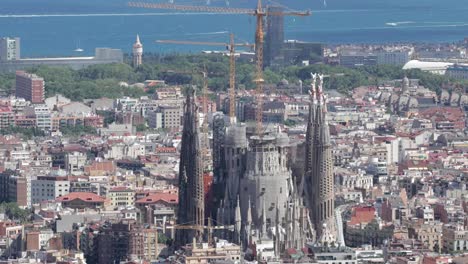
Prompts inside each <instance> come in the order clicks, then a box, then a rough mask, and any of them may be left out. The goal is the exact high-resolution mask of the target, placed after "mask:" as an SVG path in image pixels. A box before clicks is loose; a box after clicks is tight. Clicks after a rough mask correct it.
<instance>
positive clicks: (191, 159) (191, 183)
mask: <svg viewBox="0 0 468 264" xmlns="http://www.w3.org/2000/svg"><path fill="white" fill-rule="evenodd" d="M184 108H185V109H184V121H183V122H184V123H183V124H184V127H183V132H182V143H181V146H182V148H181V151H180V165H179V209H178V212H177V225H180V226H184V225H188V226H192V227H194V228H191V229H189V228H187V229H184V228H181V229H178V230H177V233H176V243H177V244H179V245H185V244H188V243H190V242H191V241H192V240H193V238H196V239H198V240H200V239H201V238H202V236H203V226H204V224H205V212H204V211H205V192H204V181H203V158H202V148H201V142H200V141H201V133H200V128H199V117H198V106H197V105H196V98H195V92H194V90H193V89H191V90H189V91H188V94H187V98H186V101H185V106H184Z"/></svg>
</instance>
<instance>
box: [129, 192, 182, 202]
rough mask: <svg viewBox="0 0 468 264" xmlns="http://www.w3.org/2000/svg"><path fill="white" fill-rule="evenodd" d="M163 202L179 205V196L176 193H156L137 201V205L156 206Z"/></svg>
mask: <svg viewBox="0 0 468 264" xmlns="http://www.w3.org/2000/svg"><path fill="white" fill-rule="evenodd" d="M159 201H163V202H166V203H169V204H178V203H179V196H178V195H177V194H175V193H154V194H150V195H148V196H146V197H143V198H141V199H140V200H137V201H136V203H137V204H154V203H157V202H159Z"/></svg>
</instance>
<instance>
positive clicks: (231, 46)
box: [156, 34, 255, 123]
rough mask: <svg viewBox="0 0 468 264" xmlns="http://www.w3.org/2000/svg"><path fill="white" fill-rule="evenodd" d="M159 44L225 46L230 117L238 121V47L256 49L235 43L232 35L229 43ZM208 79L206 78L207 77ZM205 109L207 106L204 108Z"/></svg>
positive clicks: (164, 41)
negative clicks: (227, 55) (227, 56)
mask: <svg viewBox="0 0 468 264" xmlns="http://www.w3.org/2000/svg"><path fill="white" fill-rule="evenodd" d="M156 42H157V43H166V44H181V45H202V46H225V47H226V49H227V50H229V117H230V119H231V120H230V121H231V123H234V122H235V119H236V104H235V103H236V58H235V56H236V47H251V48H253V47H255V45H254V44H249V43H235V42H234V34H231V35H230V41H229V43H223V42H199V41H181V40H157V41H156ZM205 79H206V77H205ZM203 107H205V106H203Z"/></svg>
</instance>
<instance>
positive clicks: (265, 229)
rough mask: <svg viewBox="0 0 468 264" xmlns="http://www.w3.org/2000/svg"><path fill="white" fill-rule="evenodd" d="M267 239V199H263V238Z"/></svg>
mask: <svg viewBox="0 0 468 264" xmlns="http://www.w3.org/2000/svg"><path fill="white" fill-rule="evenodd" d="M266 237H267V223H266V208H265V198H263V199H262V238H266Z"/></svg>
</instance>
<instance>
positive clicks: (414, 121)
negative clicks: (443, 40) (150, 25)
mask: <svg viewBox="0 0 468 264" xmlns="http://www.w3.org/2000/svg"><path fill="white" fill-rule="evenodd" d="M259 4H261V1H259ZM145 5H146V4H145ZM148 5H153V4H148ZM324 5H326V2H325V3H324ZM154 6H157V7H161V6H162V7H164V8H177V9H182V10H185V11H187V10H191V8H195V10H198V11H206V10H212V11H214V12H219V10H222V11H223V10H224V11H226V10H228V11H229V10H230V9H229V7H226V8H221V7H210V6H208V7H206V8H205V7H201V6H199V7H190V6H187V5H179V4H174V3H169V4H167V3H161V4H154ZM260 8H261V7H260ZM239 12H240V13H242V12H247V13H248V14H253V15H255V16H257V18H260V19H263V18H265V20H266V24H265V32H263V31H262V30H258V31H256V33H257V34H258V35H256V37H257V41H258V39H262V38H263V35H262V34H263V33H265V36H264V37H265V39H264V40H265V43H264V44H265V45H264V46H260V48H259V46H257V50H256V51H257V52H259V51H261V48H263V47H264V48H265V50H264V53H265V54H264V55H265V58H264V61H260V60H261V56H258V55H259V53H257V54H255V55H257V56H256V59H257V61H256V62H257V64H256V65H255V66H258V67H257V68H255V66H254V65H252V62H254V61H252V60H251V59H252V56H253V55H254V54H252V53H251V54H250V55H249V56H246V53H242V52H240V53H235V54H230V55H233V57H230V60H227V59H226V58H223V57H222V56H224V55H225V54H226V53H225V52H219V53H218V52H212V53H213V54H210V55H207V54H204V55H193V54H192V55H187V56H184V55H180V54H177V55H173V54H171V55H164V56H163V55H160V54H149V53H147V54H145V64H143V61H142V58H143V56H144V54H143V45H142V43H141V42H140V38H139V35H137V36H136V41H135V42H134V43H133V46H131V45H127V46H128V48H129V49H130V47H132V49H131V52H130V54H129V55H128V56H125V63H123V62H124V60H123V54H122V52H121V51H120V50H113V49H105V48H98V49H97V50H96V56H95V57H72V58H53V59H52V58H46V59H29V60H28V59H23V58H20V50H19V45H20V44H19V39H12V38H3V39H0V70H4V71H12V70H15V71H16V69H19V70H18V71H16V75H15V74H11V73H7V74H0V88H1V89H0V90H2V91H3V93H0V264H3V263H6V264H13V263H60V264H62V263H82V264H84V263H88V264H94V263H103V264H114V263H120V264H131V263H194V264H195V263H232V264H238V263H313V264H318V263H321V264H441V263H453V264H466V263H468V131H467V129H466V128H467V124H468V118H467V117H468V115H467V112H468V94H467V89H466V88H467V87H466V83H465V82H464V81H463V80H465V79H466V78H467V76H466V72H468V71H466V68H467V66H466V65H468V64H466V63H468V58H467V57H466V48H467V47H468V46H467V43H468V39H466V40H465V41H464V42H461V43H450V44H417V43H413V44H405V43H399V44H362V45H358V44H343V45H341V44H340V45H324V44H320V43H310V42H303V41H298V40H286V41H285V37H284V35H285V32H284V30H285V27H284V25H283V24H284V23H285V20H286V19H285V18H284V16H285V15H288V14H296V15H298V14H299V15H300V16H305V15H307V14H308V12H296V11H290V10H288V8H286V7H284V6H270V7H268V8H265V9H264V10H263V9H257V10H255V11H254V12H253V13H252V12H251V11H246V10H245V9H235V13H239ZM262 12H265V13H262ZM112 16H114V15H112ZM257 21H261V20H257ZM260 24H261V23H260ZM398 25H399V24H398V23H387V24H386V26H388V27H396V26H398ZM288 27H289V26H288ZM202 35H204V34H202ZM131 42H133V39H132V40H131ZM260 42H261V41H260ZM196 43H198V42H196ZM216 44H219V43H216ZM222 46H224V44H222ZM228 48H229V47H228ZM78 52H81V51H78ZM206 53H211V52H206ZM234 56H235V57H234ZM234 59H238V62H235V63H233V64H230V65H231V66H232V65H235V64H236V63H237V66H235V67H232V68H229V67H228V61H229V62H230V63H232V61H233V60H234ZM41 62H44V64H46V67H44V66H40V67H37V68H30V69H28V72H26V71H25V70H24V69H23V68H24V67H30V66H34V65H36V64H40V63H41ZM104 62H106V63H111V64H108V65H99V66H91V67H87V66H88V65H90V64H96V63H99V64H100V63H104ZM262 62H264V63H265V64H264V65H265V69H263V67H261V66H263V65H262V64H261V63H262ZM51 65H52V66H57V65H58V66H59V67H60V68H57V67H50V66H51ZM64 66H67V67H70V68H63V67H64ZM170 67H175V69H170ZM201 68H203V69H204V75H203V78H202V77H201V76H200V69H201ZM73 69H79V70H73ZM253 69H256V70H257V72H252V70H253ZM179 70H180V71H182V70H188V72H184V73H179V72H178V71H179ZM236 70H237V72H236ZM218 71H219V72H218ZM311 71H312V72H311ZM315 71H318V73H314V72H315ZM34 73H36V74H37V75H36V74H34ZM39 75H40V76H39ZM254 76H256V77H257V78H261V79H255V78H254ZM72 77H73V78H72ZM240 77H242V78H240ZM236 78H237V80H236ZM62 79H64V80H67V82H62V81H61V80H62ZM228 80H229V81H231V82H230V83H229V85H230V87H229V89H230V90H228V92H225V91H224V89H225V88H227V83H228ZM75 82H76V83H75ZM69 83H73V84H72V85H69ZM260 83H262V84H264V85H263V86H261V85H260V86H259V87H260V88H261V89H260V88H259V89H257V90H253V89H251V88H255V86H256V85H258V84H260ZM200 84H202V85H201V86H200ZM66 85H69V86H66ZM62 86H66V87H68V88H70V89H71V88H73V90H72V91H68V90H67V89H62V88H63V87H62ZM257 88H258V87H257ZM46 95H47V96H46Z"/></svg>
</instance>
